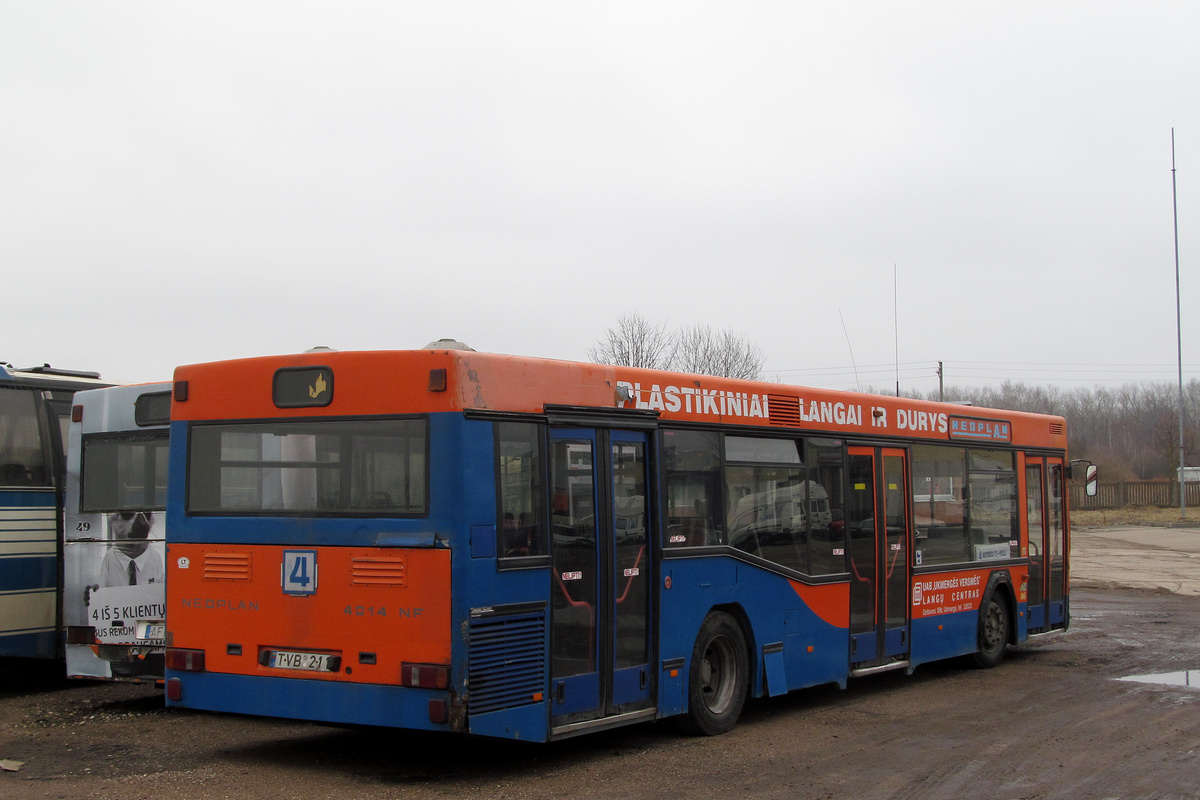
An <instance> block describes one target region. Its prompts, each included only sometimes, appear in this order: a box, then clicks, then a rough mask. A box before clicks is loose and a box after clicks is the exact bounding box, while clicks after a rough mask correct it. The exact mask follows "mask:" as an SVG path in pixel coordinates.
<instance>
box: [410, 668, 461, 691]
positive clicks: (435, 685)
mask: <svg viewBox="0 0 1200 800" xmlns="http://www.w3.org/2000/svg"><path fill="white" fill-rule="evenodd" d="M400 685H401V686H411V687H415V688H419V689H447V688H449V687H450V665H449V664H401V665H400Z"/></svg>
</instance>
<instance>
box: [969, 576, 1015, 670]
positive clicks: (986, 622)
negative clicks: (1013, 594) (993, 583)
mask: <svg viewBox="0 0 1200 800" xmlns="http://www.w3.org/2000/svg"><path fill="white" fill-rule="evenodd" d="M1011 624H1012V622H1011V620H1010V619H1009V614H1008V604H1007V603H1005V602H1004V596H1003V595H1002V594H1001V593H1000V592H989V593H988V596H987V598H986V599H985V600H984V601H983V604H982V605H981V606H980V611H979V643H978V645H977V647H978V649H977V650H976V651H975V655H974V660H975V665H976V666H978V667H982V668H984V669H990V668H991V667H994V666H996V665H997V664H999V663H1000V662H1001V661H1002V660H1003V659H1004V651H1005V649H1007V647H1008V632H1009V628H1010V626H1011Z"/></svg>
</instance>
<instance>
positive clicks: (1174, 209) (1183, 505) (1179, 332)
mask: <svg viewBox="0 0 1200 800" xmlns="http://www.w3.org/2000/svg"><path fill="white" fill-rule="evenodd" d="M1171 213H1172V216H1173V217H1174V220H1175V332H1176V340H1177V347H1178V354H1179V518H1180V519H1183V518H1184V517H1186V516H1187V491H1185V489H1186V484H1185V483H1184V480H1183V479H1184V471H1183V457H1184V445H1183V314H1182V312H1181V310H1180V309H1181V304H1180V300H1179V200H1178V196H1177V195H1176V191H1175V129H1174V128H1171Z"/></svg>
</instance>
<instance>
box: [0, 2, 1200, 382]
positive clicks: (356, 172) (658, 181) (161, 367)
mask: <svg viewBox="0 0 1200 800" xmlns="http://www.w3.org/2000/svg"><path fill="white" fill-rule="evenodd" d="M827 9H837V10H827ZM1198 33H1200V3H1196V2H1195V1H1194V0H1187V1H1185V2H1153V0H1151V1H1150V2H1137V3H1130V2H1097V1H1096V0H1088V1H1087V2H1051V1H1049V0H1046V1H1043V2H1027V3H1020V2H1005V3H982V2H980V3H963V2H945V3H928V2H905V3H898V2H894V0H892V1H889V2H855V3H852V4H847V3H819V4H818V3H799V2H796V3H763V2H744V1H739V2H729V3H702V2H679V3H655V2H631V3H622V2H611V1H606V2H602V3H600V2H596V3H570V2H546V3H531V2H504V3H500V2H478V3H454V2H441V1H439V2H436V3H419V4H418V3H395V2H389V3H378V4H376V3H329V2H320V3H303V2H295V1H294V0H289V2H280V3H253V2H251V3H244V2H231V3H219V2H205V3H188V4H180V3H163V2H143V3H120V2H104V3H95V2H71V3H66V2H16V0H0V113H2V114H3V124H0V259H2V263H3V275H4V282H3V287H2V289H3V291H4V294H5V301H4V311H3V314H2V315H0V320H2V322H0V330H2V331H3V336H2V343H0V360H2V361H7V362H10V363H12V364H14V365H15V366H19V367H24V366H30V365H33V364H40V363H43V362H49V363H51V364H53V365H54V366H61V367H67V368H75V369H91V370H98V371H100V372H101V373H102V374H103V375H104V376H105V377H107V378H111V379H115V380H128V381H143V380H147V381H148V380H161V379H167V378H169V377H170V375H171V371H172V369H173V368H174V367H175V366H176V365H178V364H187V363H195V362H200V361H211V360H217V359H225V358H235V357H244V356H257V355H265V354H274V353H287V352H298V351H301V350H303V349H305V348H308V347H311V346H313V345H326V346H330V347H335V348H338V349H347V350H348V349H390V348H412V347H420V346H423V345H424V344H426V343H427V342H429V341H431V340H434V339H439V338H443V337H453V338H458V339H461V340H463V341H465V342H467V343H468V344H470V345H471V346H472V347H474V348H476V349H478V350H487V351H492V352H501V353H515V354H522V355H537V356H547V357H552V358H566V359H586V358H587V351H588V349H589V348H590V347H592V346H593V345H594V344H595V343H596V341H597V340H598V339H600V338H601V337H602V336H603V335H604V332H605V330H606V329H607V328H608V327H611V326H612V325H614V324H615V321H616V318H617V317H618V315H620V314H622V313H623V312H637V313H639V314H641V315H642V316H644V317H646V318H647V319H650V320H651V321H654V322H661V323H665V324H667V325H669V326H683V325H690V324H695V323H704V324H709V325H712V326H714V327H715V328H729V329H732V330H734V331H735V332H737V333H739V334H741V335H743V336H745V337H746V338H747V339H749V340H751V341H753V342H756V343H757V344H759V345H760V346H761V347H762V348H763V349H764V350H765V351H766V354H767V361H766V373H767V375H768V377H770V378H772V379H775V378H778V379H782V380H784V381H787V382H789V383H803V384H809V385H816V386H829V387H834V388H853V387H854V386H855V385H856V384H859V385H873V386H875V387H878V388H882V389H885V390H890V389H892V388H894V385H895V381H896V375H897V371H898V372H899V377H900V382H901V386H902V388H905V389H918V390H922V391H924V390H930V389H936V387H937V378H936V376H935V370H936V366H937V362H939V361H942V362H944V363H945V369H946V380H947V382H948V383H951V384H957V385H962V384H983V383H998V382H1000V381H1002V380H1005V379H1015V380H1022V381H1025V382H1029V383H1048V382H1051V381H1054V382H1058V383H1060V385H1063V386H1065V387H1068V388H1070V387H1075V386H1092V385H1097V384H1102V385H1109V386H1111V385H1114V384H1119V383H1122V382H1125V381H1144V380H1161V381H1170V382H1174V381H1175V379H1176V314H1175V310H1176V293H1175V286H1176V283H1175V255H1174V234H1173V226H1172V195H1171V190H1172V186H1171V129H1172V127H1174V129H1175V147H1176V165H1177V167H1178V172H1177V173H1176V176H1177V181H1178V197H1179V201H1178V208H1179V229H1180V233H1179V251H1180V259H1181V274H1182V280H1181V285H1182V297H1183V301H1182V310H1183V361H1184V365H1185V367H1184V376H1185V379H1191V378H1194V377H1200V320H1198V317H1197V315H1198V313H1200V43H1198V39H1197V34H1198ZM897 310H898V314H897Z"/></svg>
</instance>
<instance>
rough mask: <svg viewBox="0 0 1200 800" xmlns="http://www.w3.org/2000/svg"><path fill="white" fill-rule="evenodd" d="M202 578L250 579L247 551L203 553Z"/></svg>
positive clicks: (222, 579) (218, 579) (217, 579)
mask: <svg viewBox="0 0 1200 800" xmlns="http://www.w3.org/2000/svg"><path fill="white" fill-rule="evenodd" d="M204 580H206V581H248V580H250V554H249V553H205V554H204Z"/></svg>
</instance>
